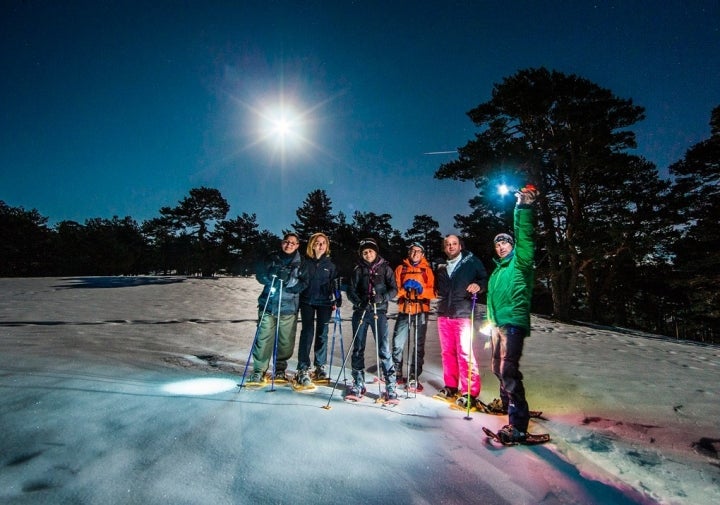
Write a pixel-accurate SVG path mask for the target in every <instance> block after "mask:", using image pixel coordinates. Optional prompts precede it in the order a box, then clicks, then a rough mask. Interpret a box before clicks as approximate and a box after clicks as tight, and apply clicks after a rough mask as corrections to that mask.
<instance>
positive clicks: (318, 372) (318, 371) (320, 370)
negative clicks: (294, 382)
mask: <svg viewBox="0 0 720 505" xmlns="http://www.w3.org/2000/svg"><path fill="white" fill-rule="evenodd" d="M329 379H330V378H329V377H328V373H327V367H326V366H325V365H319V366H316V367H315V380H316V381H327V380H329Z"/></svg>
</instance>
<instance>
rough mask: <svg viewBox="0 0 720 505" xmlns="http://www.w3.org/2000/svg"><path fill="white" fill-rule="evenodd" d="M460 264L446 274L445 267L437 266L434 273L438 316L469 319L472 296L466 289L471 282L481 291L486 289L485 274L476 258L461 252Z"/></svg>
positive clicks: (471, 254)
mask: <svg viewBox="0 0 720 505" xmlns="http://www.w3.org/2000/svg"><path fill="white" fill-rule="evenodd" d="M460 254H461V257H460V263H459V264H458V265H457V266H456V267H455V270H453V273H452V275H448V273H447V265H446V264H442V265H440V266H438V268H437V271H436V272H435V288H436V291H437V294H438V298H439V301H438V316H444V317H450V318H469V317H470V315H471V314H472V295H471V294H470V293H468V292H467V287H468V286H469V285H470V284H472V283H473V282H474V283H476V284H478V285H479V286H480V287H481V288H482V291H480V292H481V293H482V292H484V291H485V290H486V289H487V278H488V276H487V272H486V271H485V267H484V266H483V264H482V261H480V260H479V259H478V258H477V256H475V255H474V254H473V253H471V252H469V251H462V252H461V253H460Z"/></svg>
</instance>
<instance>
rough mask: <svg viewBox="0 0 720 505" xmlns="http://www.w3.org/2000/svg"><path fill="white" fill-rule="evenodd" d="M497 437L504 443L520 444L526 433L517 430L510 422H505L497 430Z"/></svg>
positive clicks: (523, 440)
mask: <svg viewBox="0 0 720 505" xmlns="http://www.w3.org/2000/svg"><path fill="white" fill-rule="evenodd" d="M497 435H498V437H500V440H501V441H502V443H504V444H522V443H523V442H525V439H526V438H527V434H526V433H524V432H522V431H520V430H518V429H517V428H516V427H515V426H513V425H512V424H506V425H505V426H503V427H502V428H501V429H500V431H498V432H497Z"/></svg>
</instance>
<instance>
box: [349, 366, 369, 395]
mask: <svg viewBox="0 0 720 505" xmlns="http://www.w3.org/2000/svg"><path fill="white" fill-rule="evenodd" d="M352 378H353V381H352V384H350V386H349V388H348V394H349V395H352V396H357V397H360V396H362V395H364V394H365V391H367V390H366V389H365V374H364V373H363V371H362V370H353V371H352Z"/></svg>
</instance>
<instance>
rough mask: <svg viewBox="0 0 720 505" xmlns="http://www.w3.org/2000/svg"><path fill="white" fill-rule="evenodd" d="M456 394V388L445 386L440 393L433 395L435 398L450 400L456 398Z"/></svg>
mask: <svg viewBox="0 0 720 505" xmlns="http://www.w3.org/2000/svg"><path fill="white" fill-rule="evenodd" d="M457 392H458V390H457V388H451V387H448V386H445V387H444V388H442V389H441V390H440V391H438V392H437V395H435V396H437V397H438V398H443V399H446V400H451V399H453V398H455V397H456V396H457Z"/></svg>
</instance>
